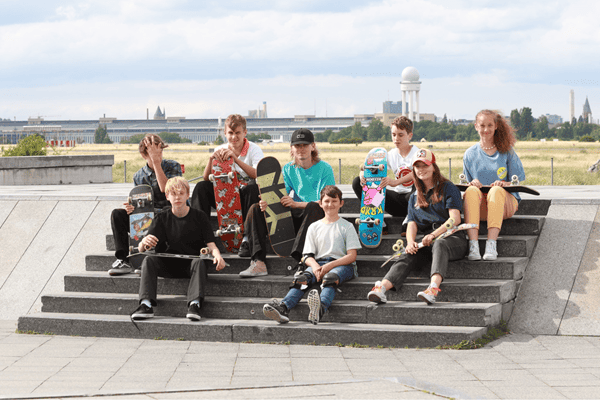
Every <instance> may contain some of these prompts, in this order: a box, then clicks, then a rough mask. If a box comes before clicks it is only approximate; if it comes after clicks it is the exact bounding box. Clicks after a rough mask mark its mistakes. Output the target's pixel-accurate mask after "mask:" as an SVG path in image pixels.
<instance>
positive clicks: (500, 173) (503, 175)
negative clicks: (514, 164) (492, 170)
mask: <svg viewBox="0 0 600 400" xmlns="http://www.w3.org/2000/svg"><path fill="white" fill-rule="evenodd" d="M507 174H508V171H507V170H506V167H500V168H498V171H496V175H498V179H504V178H506V175H507Z"/></svg>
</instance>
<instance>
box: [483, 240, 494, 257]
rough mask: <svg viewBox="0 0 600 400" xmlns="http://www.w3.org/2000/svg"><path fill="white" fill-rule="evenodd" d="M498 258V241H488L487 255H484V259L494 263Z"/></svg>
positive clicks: (486, 244) (486, 245)
mask: <svg viewBox="0 0 600 400" xmlns="http://www.w3.org/2000/svg"><path fill="white" fill-rule="evenodd" d="M496 258H498V251H497V250H496V241H495V240H488V241H487V242H486V243H485V254H484V255H483V259H484V260H490V261H493V260H495V259H496Z"/></svg>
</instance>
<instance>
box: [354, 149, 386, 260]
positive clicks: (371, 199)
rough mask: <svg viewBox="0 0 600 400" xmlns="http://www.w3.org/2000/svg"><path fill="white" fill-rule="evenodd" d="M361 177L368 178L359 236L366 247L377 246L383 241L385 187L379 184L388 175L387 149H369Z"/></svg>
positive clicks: (362, 205) (363, 198)
mask: <svg viewBox="0 0 600 400" xmlns="http://www.w3.org/2000/svg"><path fill="white" fill-rule="evenodd" d="M360 176H361V178H364V179H365V180H366V184H365V185H364V186H363V188H362V196H361V207H360V217H359V218H357V219H356V225H358V237H359V238H360V241H361V242H362V244H363V245H364V246H365V247H370V248H373V247H377V246H379V244H380V243H381V232H382V230H383V210H384V209H385V188H382V187H380V186H379V184H380V183H381V180H382V179H383V178H385V177H386V176H387V150H386V149H384V148H381V147H377V148H374V149H372V150H371V151H369V153H368V154H367V157H366V158H365V163H364V165H362V166H361V171H360Z"/></svg>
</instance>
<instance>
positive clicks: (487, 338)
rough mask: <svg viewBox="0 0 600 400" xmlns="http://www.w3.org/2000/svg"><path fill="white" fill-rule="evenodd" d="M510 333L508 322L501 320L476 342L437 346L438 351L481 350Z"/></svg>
mask: <svg viewBox="0 0 600 400" xmlns="http://www.w3.org/2000/svg"><path fill="white" fill-rule="evenodd" d="M509 333H510V331H509V330H508V322H506V321H504V320H501V321H500V324H499V325H498V326H496V327H494V328H490V329H489V330H488V333H486V334H485V335H483V336H482V337H480V338H479V339H475V340H463V341H462V342H460V343H458V344H455V345H450V346H448V345H444V346H437V347H436V349H442V350H446V349H452V350H471V349H479V348H481V347H483V346H485V345H486V344H488V343H490V342H493V341H494V340H496V339H499V338H501V337H502V336H506V335H508V334H509Z"/></svg>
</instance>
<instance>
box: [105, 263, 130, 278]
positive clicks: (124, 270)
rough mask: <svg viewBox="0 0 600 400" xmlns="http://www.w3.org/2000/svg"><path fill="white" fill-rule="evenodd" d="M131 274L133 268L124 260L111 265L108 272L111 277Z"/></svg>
mask: <svg viewBox="0 0 600 400" xmlns="http://www.w3.org/2000/svg"><path fill="white" fill-rule="evenodd" d="M132 272H133V267H132V266H131V264H129V263H128V262H127V261H125V260H116V261H115V262H114V263H113V264H112V268H111V269H109V270H108V274H109V275H111V276H116V275H125V274H130V273H132Z"/></svg>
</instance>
